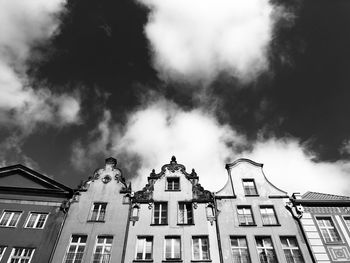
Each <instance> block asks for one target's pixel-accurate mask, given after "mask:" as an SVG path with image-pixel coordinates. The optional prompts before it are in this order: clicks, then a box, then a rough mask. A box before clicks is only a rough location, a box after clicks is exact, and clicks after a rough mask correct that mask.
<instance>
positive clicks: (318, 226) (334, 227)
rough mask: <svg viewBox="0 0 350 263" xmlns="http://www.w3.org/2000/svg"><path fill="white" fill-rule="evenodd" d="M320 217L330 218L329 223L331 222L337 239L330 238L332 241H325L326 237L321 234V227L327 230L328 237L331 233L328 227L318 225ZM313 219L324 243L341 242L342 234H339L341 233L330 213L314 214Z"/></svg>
mask: <svg viewBox="0 0 350 263" xmlns="http://www.w3.org/2000/svg"><path fill="white" fill-rule="evenodd" d="M320 218H327V219H330V220H331V223H332V224H333V229H334V230H335V232H336V234H337V235H338V237H339V240H336V241H334V240H332V241H327V240H326V238H325V236H324V235H323V232H322V229H324V228H325V229H326V231H327V234H328V235H329V237H332V236H331V235H330V232H329V229H330V227H321V226H320V225H319V221H318V220H319V219H320ZM315 221H316V225H317V228H318V230H319V233H320V234H321V236H322V240H323V242H324V243H325V244H340V243H343V238H342V236H341V234H340V231H339V229H338V227H337V225H336V222H335V221H336V220H334V218H333V217H332V216H331V215H316V216H315Z"/></svg>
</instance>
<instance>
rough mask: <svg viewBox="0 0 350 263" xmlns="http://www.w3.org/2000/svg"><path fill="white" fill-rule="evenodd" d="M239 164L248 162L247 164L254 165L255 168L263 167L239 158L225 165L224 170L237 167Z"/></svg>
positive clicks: (261, 164) (260, 164)
mask: <svg viewBox="0 0 350 263" xmlns="http://www.w3.org/2000/svg"><path fill="white" fill-rule="evenodd" d="M241 162H248V163H250V164H252V165H255V166H258V167H263V166H264V164H263V163H257V162H254V161H252V160H250V159H247V158H239V159H237V160H235V161H234V162H232V163H227V164H226V165H225V168H226V169H229V168H232V167H233V166H235V165H237V164H239V163H241Z"/></svg>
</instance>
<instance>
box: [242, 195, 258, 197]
mask: <svg viewBox="0 0 350 263" xmlns="http://www.w3.org/2000/svg"><path fill="white" fill-rule="evenodd" d="M245 196H247V197H249V196H259V195H245Z"/></svg>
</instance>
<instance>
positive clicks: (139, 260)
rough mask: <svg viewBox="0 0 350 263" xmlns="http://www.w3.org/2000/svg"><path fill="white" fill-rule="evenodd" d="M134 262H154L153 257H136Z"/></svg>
mask: <svg viewBox="0 0 350 263" xmlns="http://www.w3.org/2000/svg"><path fill="white" fill-rule="evenodd" d="M132 262H153V259H134V260H133V261H132Z"/></svg>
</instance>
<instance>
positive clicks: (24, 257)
mask: <svg viewBox="0 0 350 263" xmlns="http://www.w3.org/2000/svg"><path fill="white" fill-rule="evenodd" d="M16 249H23V250H22V251H21V254H20V256H15V255H14V253H15V251H16ZM26 250H30V257H29V258H28V256H24V255H23V254H25V251H26ZM34 253H35V248H33V247H13V248H12V250H11V254H10V256H9V259H8V261H7V262H8V263H10V262H11V260H12V259H19V261H18V262H21V261H22V259H29V261H28V262H27V263H30V262H31V261H32V259H33V256H34Z"/></svg>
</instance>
